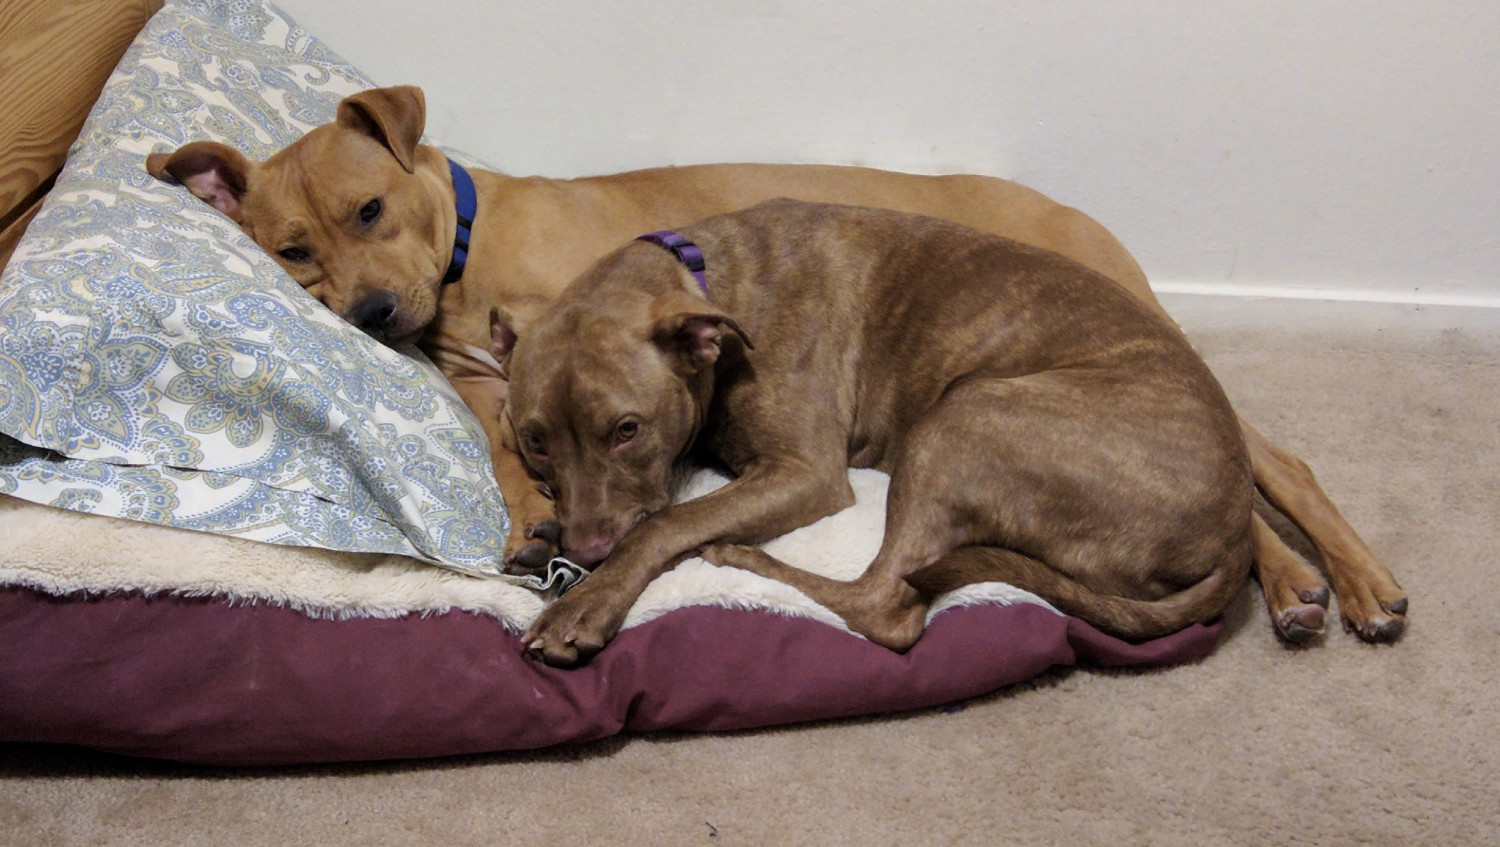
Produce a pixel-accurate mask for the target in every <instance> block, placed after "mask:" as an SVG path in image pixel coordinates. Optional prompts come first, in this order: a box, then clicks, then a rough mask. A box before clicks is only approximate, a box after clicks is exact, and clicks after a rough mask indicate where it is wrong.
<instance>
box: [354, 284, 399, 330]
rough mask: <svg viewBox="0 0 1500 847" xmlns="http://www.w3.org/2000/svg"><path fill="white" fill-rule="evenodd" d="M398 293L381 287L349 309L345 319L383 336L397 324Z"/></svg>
mask: <svg viewBox="0 0 1500 847" xmlns="http://www.w3.org/2000/svg"><path fill="white" fill-rule="evenodd" d="M396 306H397V302H396V293H395V292H394V291H386V290H384V289H381V290H380V291H376V292H375V293H373V294H371V295H370V296H368V297H366V298H365V299H363V300H361V301H360V302H359V303H357V304H355V306H354V308H352V309H350V310H349V316H348V317H347V318H345V320H347V321H349V323H352V324H354V325H355V326H357V327H359V328H360V329H362V330H364V331H365V332H368V333H369V334H371V335H374V336H377V337H379V336H383V335H385V334H386V332H388V331H390V328H391V327H393V326H395V325H396Z"/></svg>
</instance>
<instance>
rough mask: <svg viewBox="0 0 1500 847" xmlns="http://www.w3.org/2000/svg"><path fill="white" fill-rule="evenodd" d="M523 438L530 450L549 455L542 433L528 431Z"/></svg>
mask: <svg viewBox="0 0 1500 847" xmlns="http://www.w3.org/2000/svg"><path fill="white" fill-rule="evenodd" d="M522 440H523V441H525V442H526V449H527V450H530V451H531V452H533V453H535V454H537V455H538V456H545V455H547V445H546V444H544V443H543V442H542V437H541V436H540V435H537V434H536V433H534V432H528V433H526V435H525V437H524V438H523V439H522Z"/></svg>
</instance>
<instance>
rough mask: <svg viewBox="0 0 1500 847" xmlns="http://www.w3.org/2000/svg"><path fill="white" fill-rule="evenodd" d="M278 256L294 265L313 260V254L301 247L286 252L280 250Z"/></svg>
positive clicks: (287, 249) (290, 248)
mask: <svg viewBox="0 0 1500 847" xmlns="http://www.w3.org/2000/svg"><path fill="white" fill-rule="evenodd" d="M276 255H278V256H280V257H281V258H283V259H286V260H287V261H288V262H291V263H292V264H294V265H300V264H302V263H303V262H305V261H307V260H308V259H311V258H312V254H311V253H309V252H307V251H306V250H303V249H302V248H301V247H288V248H286V249H285V250H278V251H276Z"/></svg>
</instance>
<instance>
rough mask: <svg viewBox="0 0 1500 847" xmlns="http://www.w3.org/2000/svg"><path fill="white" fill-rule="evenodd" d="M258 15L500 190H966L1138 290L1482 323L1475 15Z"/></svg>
mask: <svg viewBox="0 0 1500 847" xmlns="http://www.w3.org/2000/svg"><path fill="white" fill-rule="evenodd" d="M280 3H281V5H282V6H283V8H285V9H286V10H287V11H288V12H289V13H291V14H292V15H293V17H295V18H297V19H298V20H299V21H300V22H301V23H302V24H303V25H304V26H306V27H307V28H308V30H309V31H311V32H312V33H314V34H316V35H318V36H319V37H321V38H322V39H323V40H324V41H325V42H327V43H328V44H329V45H330V46H331V47H332V48H334V49H335V50H337V51H338V52H339V53H341V54H342V55H344V56H345V57H346V58H347V59H349V60H350V61H352V62H353V63H354V64H355V65H356V66H358V67H360V68H362V69H364V70H365V71H366V72H367V73H369V74H370V75H371V76H373V77H374V78H375V79H376V80H377V81H379V82H381V83H382V84H395V83H414V84H418V85H421V86H423V88H424V89H426V92H427V99H428V106H429V111H430V114H429V123H428V132H429V133H430V134H432V135H433V136H434V137H437V138H441V139H443V140H444V141H445V142H447V143H449V144H453V145H454V146H457V147H459V148H461V149H464V150H467V151H469V152H471V153H473V154H475V155H477V156H479V157H481V158H483V159H486V160H487V161H489V162H490V163H492V164H494V165H496V166H498V167H500V168H501V169H503V170H505V171H507V172H510V173H517V174H522V173H541V174H547V175H551V176H576V175H582V174H591V173H604V172H609V171H615V170H624V169H628V168H635V167H645V166H651V165H661V164H687V163H696V162H713V161H783V162H787V161H791V162H803V161H820V162H838V163H855V164H868V165H876V166H882V167H891V168H898V169H905V170H915V171H923V172H945V171H974V172H982V173H990V174H995V175H999V176H1007V177H1010V178H1013V179H1017V180H1020V181H1021V182H1024V183H1027V184H1029V185H1031V186H1033V187H1035V188H1038V189H1040V190H1042V191H1044V192H1045V193H1047V194H1049V195H1051V196H1053V197H1055V198H1057V199H1059V200H1061V201H1063V202H1066V203H1069V204H1070V205H1075V206H1078V207H1080V208H1082V209H1084V210H1085V211H1087V212H1089V213H1090V214H1092V215H1094V216H1095V217H1097V218H1099V219H1100V220H1101V221H1102V222H1104V224H1105V225H1106V226H1109V227H1110V228H1111V229H1112V230H1113V231H1114V232H1115V233H1116V234H1117V235H1119V236H1120V238H1121V239H1122V240H1123V241H1124V242H1125V244H1126V245H1127V246H1128V247H1129V248H1130V249H1131V250H1132V251H1133V252H1134V253H1135V254H1136V256H1137V258H1139V259H1140V260H1141V263H1142V265H1143V266H1144V267H1145V269H1146V271H1147V273H1148V274H1149V275H1150V276H1151V278H1152V279H1153V281H1154V282H1156V283H1157V284H1158V287H1173V286H1174V284H1175V285H1177V286H1180V285H1182V284H1187V285H1196V284H1213V285H1216V286H1220V287H1226V286H1233V285H1276V286H1292V287H1302V288H1307V287H1322V288H1334V289H1343V290H1345V291H1346V292H1347V291H1350V290H1366V289H1376V290H1378V294H1377V296H1387V297H1390V296H1394V297H1416V298H1418V299H1422V298H1427V299H1435V300H1436V301H1438V302H1442V301H1443V300H1444V298H1450V299H1457V300H1459V301H1473V300H1479V301H1489V302H1492V303H1494V304H1496V305H1500V226H1497V221H1496V209H1497V208H1500V3H1496V2H1495V0H1427V1H1426V2H1423V1H1422V0H1409V2H1397V1H1396V0H1386V1H1385V2H1376V0H1301V2H1298V1H1297V0H1227V2H1218V3H1214V2H1186V0H1130V2H1106V1H1105V0H1098V2H1082V1H1081V0H1017V2H996V0H927V2H905V3H898V2H886V3H875V2H856V0H817V2H795V0H786V1H785V2H783V1H782V0H763V2H733V0H697V2H683V1H682V0H661V2H638V1H637V0H615V2H605V0H597V2H584V0H540V1H539V2H531V3H523V2H515V0H460V2H441V0H435V2H429V3H426V4H418V3H413V2H411V0H280ZM418 6H421V7H422V11H414V9H416V8H417V7H418ZM1224 290H1228V289H1227V288H1225V289H1224Z"/></svg>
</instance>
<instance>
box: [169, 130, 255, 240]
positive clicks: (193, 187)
mask: <svg viewBox="0 0 1500 847" xmlns="http://www.w3.org/2000/svg"><path fill="white" fill-rule="evenodd" d="M257 167H259V165H257V164H255V163H254V162H252V161H250V160H249V159H247V158H245V156H244V154H243V153H241V152H240V151H238V150H236V149H234V148H233V147H230V146H229V145H227V144H220V143H219V142H217V141H194V142H192V143H190V144H184V145H183V146H181V147H179V148H178V149H177V152H175V153H152V154H151V155H149V156H147V157H146V170H147V171H148V172H149V173H150V174H151V175H152V176H154V177H156V178H157V179H159V180H161V181H163V182H176V183H180V184H181V185H184V186H186V187H187V190H188V191H191V192H192V193H193V196H194V197H197V198H198V199H199V200H202V201H203V202H205V203H207V204H209V205H210V206H213V207H214V208H215V209H218V210H219V211H221V212H223V213H224V214H226V215H228V216H229V217H230V219H231V220H233V221H234V222H235V223H241V222H242V221H241V217H242V208H241V204H240V201H241V200H243V199H244V197H245V187H246V186H247V185H249V184H250V173H251V172H252V171H254V170H255V168H257Z"/></svg>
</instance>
